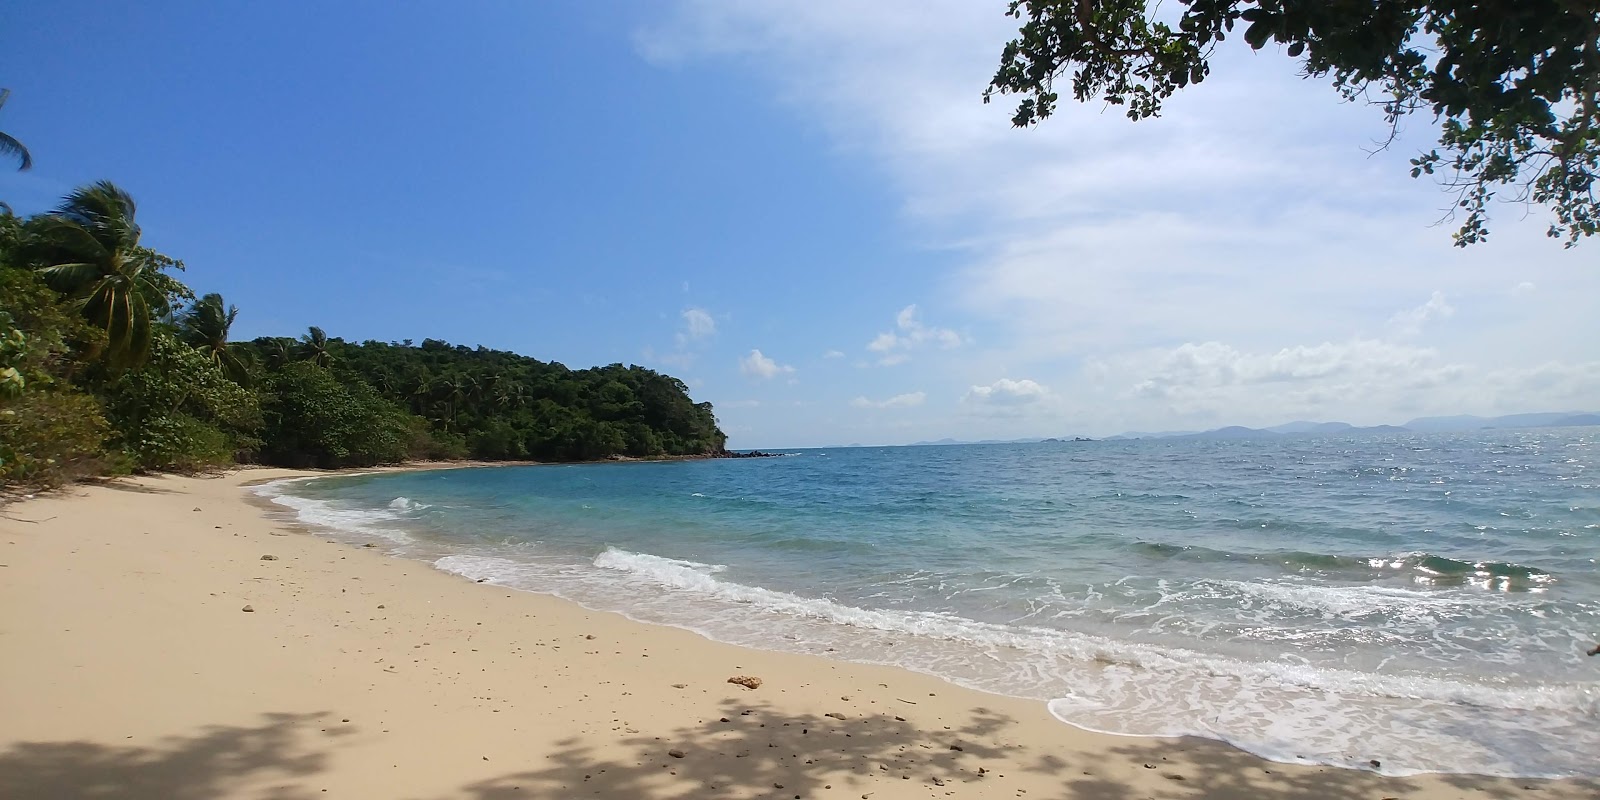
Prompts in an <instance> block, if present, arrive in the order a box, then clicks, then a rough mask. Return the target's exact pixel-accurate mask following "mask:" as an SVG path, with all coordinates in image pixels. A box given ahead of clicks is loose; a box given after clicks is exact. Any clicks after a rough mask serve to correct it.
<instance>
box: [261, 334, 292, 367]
mask: <svg viewBox="0 0 1600 800" xmlns="http://www.w3.org/2000/svg"><path fill="white" fill-rule="evenodd" d="M262 354H263V355H265V356H266V359H267V366H268V367H270V368H272V369H283V368H284V367H286V366H288V365H289V363H290V362H292V361H294V340H293V339H290V338H288V337H285V336H275V337H273V338H272V339H271V340H270V341H268V342H267V345H266V346H265V347H263V348H262Z"/></svg>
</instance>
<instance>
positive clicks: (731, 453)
mask: <svg viewBox="0 0 1600 800" xmlns="http://www.w3.org/2000/svg"><path fill="white" fill-rule="evenodd" d="M781 455H783V454H782V453H763V452H761V451H760V450H751V451H750V452H748V453H741V452H739V451H738V450H724V451H722V452H720V453H718V454H717V458H777V457H778V456H781ZM196 510H198V509H196Z"/></svg>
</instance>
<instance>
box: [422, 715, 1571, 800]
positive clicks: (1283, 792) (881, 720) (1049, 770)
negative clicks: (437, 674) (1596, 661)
mask: <svg viewBox="0 0 1600 800" xmlns="http://www.w3.org/2000/svg"><path fill="white" fill-rule="evenodd" d="M715 708H716V709H717V710H716V711H713V712H710V718H709V719H706V720H703V721H697V722H695V723H694V724H686V725H682V726H679V727H677V728H674V729H672V730H671V731H670V732H668V733H666V734H663V735H661V736H659V737H657V736H651V735H645V734H639V735H635V736H633V737H631V738H624V739H622V740H620V741H616V742H612V743H606V744H602V743H600V742H598V741H593V740H585V739H583V738H578V737H574V738H570V739H567V740H564V741H562V742H560V743H559V747H558V748H557V749H555V750H554V751H551V752H547V753H544V754H542V755H543V761H544V763H543V765H541V766H540V767H538V768H535V769H529V770H525V771H519V772H514V773H511V774H507V775H503V776H500V777H496V778H492V779H489V780H486V781H481V782H478V783H474V784H471V785H468V786H466V787H464V788H463V789H462V790H461V791H460V792H458V793H456V794H453V795H451V796H452V797H456V796H465V797H467V798H470V799H471V800H527V799H528V798H584V797H593V798H617V799H619V800H620V799H622V798H627V799H628V800H701V799H702V798H704V799H706V800H717V799H719V798H749V797H762V798H780V799H781V800H787V799H788V798H791V797H798V798H804V799H805V800H810V798H853V797H863V796H865V797H868V798H871V797H874V796H890V795H894V796H905V795H906V794H907V790H911V791H914V792H916V793H917V796H922V793H927V794H928V795H929V796H944V795H946V794H949V793H951V792H955V793H957V795H956V796H971V795H972V794H973V793H974V792H973V790H974V789H979V790H987V791H982V792H980V793H981V794H982V795H983V796H999V795H1004V796H1008V797H1009V796H1022V797H1027V798H1031V800H1146V799H1147V798H1155V799H1156V800H1180V799H1181V800H1241V799H1242V798H1256V797H1263V798H1279V799H1280V800H1380V798H1392V797H1403V796H1410V795H1413V794H1414V793H1416V792H1417V791H1418V790H1419V789H1423V788H1428V787H1431V788H1432V789H1433V791H1434V792H1435V793H1439V790H1440V788H1441V787H1440V783H1443V784H1445V790H1444V792H1443V793H1442V795H1441V796H1481V797H1484V798H1491V799H1492V800H1502V799H1503V798H1511V797H1528V796H1530V793H1529V792H1528V791H1526V789H1527V788H1540V789H1543V788H1548V787H1552V786H1554V785H1555V784H1551V783H1549V782H1546V781H1532V780H1519V779H1509V778H1494V777H1487V776H1476V775H1451V776H1424V777H1421V778H1395V777H1385V776H1382V775H1378V774H1375V773H1372V772H1365V771H1359V770H1352V769H1342V768H1337V767H1327V768H1318V767H1309V766H1304V765H1283V764H1275V763H1272V762H1267V761H1262V760H1261V759H1259V758H1257V757H1255V756H1252V755H1250V754H1248V753H1245V752H1243V751H1241V750H1237V749H1235V748H1233V747H1230V746H1228V745H1226V744H1222V743H1220V742H1214V741H1209V740H1204V739H1194V738H1180V739H1129V740H1127V741H1128V742H1129V743H1128V744H1126V745H1122V746H1115V747H1113V748H1111V749H1110V750H1109V751H1075V750H1073V749H1072V748H1070V747H1061V748H1052V747H1050V745H1049V744H1048V743H1041V742H1028V743H1019V742H1016V741H1012V740H1011V739H1010V737H1013V736H1015V728H1014V727H1013V726H1012V725H1011V722H1012V720H1011V719H1010V718H1009V717H1006V716H1004V715H1002V714H999V713H996V712H993V711H990V710H987V709H984V708H976V709H972V710H971V711H970V712H968V713H967V714H966V715H964V717H963V718H962V719H961V721H960V724H959V725H956V723H954V722H952V725H955V727H953V728H950V727H943V726H942V725H940V726H932V725H919V724H917V723H915V722H910V721H907V720H905V719H902V718H899V717H896V716H894V714H892V713H881V714H875V715H871V716H865V717H855V718H848V719H835V718H832V717H829V716H826V715H820V716H819V715H816V714H785V713H782V712H779V711H777V710H775V709H773V708H772V707H771V706H770V705H767V704H765V703H762V702H758V701H746V702H742V701H741V700H739V699H729V700H725V701H722V702H721V703H720V704H719V705H717V706H715ZM628 732H632V731H631V730H629V731H628ZM952 746H953V747H952ZM957 748H959V749H957ZM1011 771H1016V772H1017V773H1024V772H1025V773H1032V774H1034V775H1044V776H1047V778H1046V782H1047V783H1048V784H1049V786H1050V788H1049V789H1048V790H1047V791H1043V792H1041V791H1039V790H1038V789H1037V788H1034V789H1033V790H1032V792H1031V793H1029V794H1022V793H1019V792H1017V791H1016V788H1020V787H1013V786H1009V785H1007V784H1008V781H1007V776H1006V773H1007V772H1011ZM1030 783H1032V782H1030ZM1561 786H1562V788H1563V791H1561V792H1557V793H1554V794H1555V796H1563V797H1589V796H1600V793H1596V792H1600V784H1595V783H1594V782H1591V781H1574V782H1563V783H1562V784H1561ZM1452 790H1453V791H1452ZM1541 796H1552V795H1550V794H1543V793H1541Z"/></svg>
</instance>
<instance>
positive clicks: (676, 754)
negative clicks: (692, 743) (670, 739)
mask: <svg viewBox="0 0 1600 800" xmlns="http://www.w3.org/2000/svg"><path fill="white" fill-rule="evenodd" d="M667 755H669V756H672V757H673V758H683V756H684V752H683V751H682V750H668V751H667Z"/></svg>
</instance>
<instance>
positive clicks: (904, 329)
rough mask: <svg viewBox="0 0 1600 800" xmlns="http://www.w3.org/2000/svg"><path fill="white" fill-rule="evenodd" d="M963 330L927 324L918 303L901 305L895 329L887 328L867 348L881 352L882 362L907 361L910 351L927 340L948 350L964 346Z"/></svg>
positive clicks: (887, 363)
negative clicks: (921, 316)
mask: <svg viewBox="0 0 1600 800" xmlns="http://www.w3.org/2000/svg"><path fill="white" fill-rule="evenodd" d="M961 342H962V340H961V334H959V333H956V332H955V331H953V330H950V329H949V328H937V327H933V326H930V325H925V324H923V322H922V320H920V319H918V318H917V306H916V304H915V303H913V304H911V305H909V306H906V307H905V308H902V309H900V313H898V314H896V315H895V317H894V330H891V331H884V332H883V333H880V334H878V335H877V337H876V338H874V339H873V340H872V341H870V342H868V343H867V349H868V350H870V351H872V352H874V353H881V354H882V355H881V356H880V357H879V358H878V363H879V364H882V365H884V366H891V365H894V364H900V363H903V362H905V361H906V360H907V359H909V358H910V356H908V355H907V351H910V350H914V349H916V348H918V347H921V346H922V345H924V344H932V345H935V346H937V347H941V348H944V349H946V350H948V349H951V348H954V347H960V346H961Z"/></svg>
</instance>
